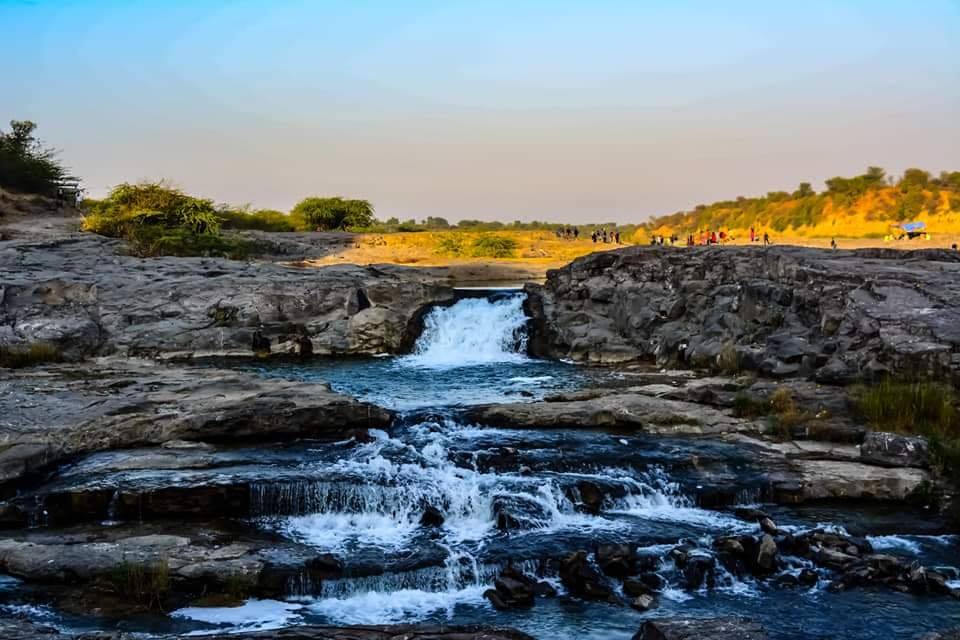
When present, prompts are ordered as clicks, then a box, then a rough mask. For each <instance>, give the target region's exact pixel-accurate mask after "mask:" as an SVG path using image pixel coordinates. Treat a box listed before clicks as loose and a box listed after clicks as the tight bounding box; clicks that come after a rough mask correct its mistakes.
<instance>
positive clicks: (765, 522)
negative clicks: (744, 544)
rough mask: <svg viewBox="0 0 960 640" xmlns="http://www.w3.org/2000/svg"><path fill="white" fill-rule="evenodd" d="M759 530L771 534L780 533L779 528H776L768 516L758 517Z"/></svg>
mask: <svg viewBox="0 0 960 640" xmlns="http://www.w3.org/2000/svg"><path fill="white" fill-rule="evenodd" d="M760 530H761V531H763V532H764V533H769V534H770V535H771V536H776V535H779V534H780V530H779V529H777V525H776V524H775V523H774V522H773V520H772V519H771V518H770V517H769V516H766V517H763V518H760Z"/></svg>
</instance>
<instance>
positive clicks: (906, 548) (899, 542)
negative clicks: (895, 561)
mask: <svg viewBox="0 0 960 640" xmlns="http://www.w3.org/2000/svg"><path fill="white" fill-rule="evenodd" d="M867 542H869V543H870V545H871V546H872V547H873V548H874V550H875V551H899V552H901V553H909V554H910V555H917V554H919V553H920V551H921V548H920V543H918V542H916V541H915V540H910V539H909V538H904V537H903V536H867Z"/></svg>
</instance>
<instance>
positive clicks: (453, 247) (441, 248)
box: [437, 233, 464, 256]
mask: <svg viewBox="0 0 960 640" xmlns="http://www.w3.org/2000/svg"><path fill="white" fill-rule="evenodd" d="M463 251H464V243H463V238H461V237H460V236H458V235H456V234H453V233H450V234H447V235H445V236H442V237H441V238H440V239H439V240H438V241H437V253H444V254H447V255H451V256H459V255H463Z"/></svg>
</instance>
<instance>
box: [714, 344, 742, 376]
mask: <svg viewBox="0 0 960 640" xmlns="http://www.w3.org/2000/svg"><path fill="white" fill-rule="evenodd" d="M717 368H718V369H719V370H720V371H722V372H723V373H727V374H730V375H735V374H737V373H740V354H738V353H737V348H736V346H734V344H733V343H732V342H725V343H724V344H723V346H722V347H720V353H718V354H717Z"/></svg>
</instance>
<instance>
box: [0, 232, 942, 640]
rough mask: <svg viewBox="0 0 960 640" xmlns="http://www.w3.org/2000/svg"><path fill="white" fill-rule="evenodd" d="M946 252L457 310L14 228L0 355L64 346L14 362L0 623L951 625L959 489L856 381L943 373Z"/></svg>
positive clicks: (643, 631) (685, 628)
mask: <svg viewBox="0 0 960 640" xmlns="http://www.w3.org/2000/svg"><path fill="white" fill-rule="evenodd" d="M958 269H960V262H957V261H956V260H954V259H953V257H952V256H950V255H948V254H944V253H942V252H916V254H911V255H904V254H899V253H894V252H877V251H873V252H826V251H815V250H803V249H793V248H777V249H768V250H762V249H759V248H752V247H751V248H717V249H697V250H692V251H680V250H676V251H674V250H668V249H661V248H631V249H626V250H622V251H619V252H610V253H606V254H598V255H595V256H589V257H587V258H584V259H581V260H579V261H577V262H575V263H574V264H572V265H570V266H569V267H567V268H565V269H562V270H559V271H557V272H552V273H551V274H550V276H549V277H548V280H547V282H546V284H545V285H543V286H542V287H541V286H528V287H527V290H526V292H525V293H520V292H513V293H509V292H508V293H503V292H488V293H476V292H471V293H466V292H459V291H457V290H455V289H454V288H452V287H450V286H449V283H448V282H447V281H446V280H445V279H444V278H443V277H442V274H441V275H438V274H436V273H423V272H418V271H416V270H413V269H405V268H399V267H376V268H373V267H369V268H360V267H353V266H347V265H344V266H342V267H331V268H324V269H320V270H307V269H302V268H295V267H290V266H284V265H280V264H274V263H271V262H269V261H265V262H264V261H261V262H232V261H227V260H206V259H199V258H197V259H174V258H163V259H155V260H142V259H137V258H132V257H130V256H126V255H123V247H122V245H119V244H118V243H116V242H114V241H110V240H105V239H102V238H96V237H94V236H70V237H61V238H55V239H52V240H48V241H43V242H30V241H27V240H16V241H8V242H3V243H0V277H2V281H3V297H2V306H0V316H2V317H3V320H4V322H3V326H4V327H5V329H4V332H2V333H0V342H2V343H4V344H8V345H18V344H20V345H23V344H29V343H34V342H38V341H42V342H48V343H50V344H53V345H56V346H57V347H58V348H59V349H60V350H61V352H62V353H63V354H64V355H65V356H66V358H67V359H68V360H69V361H68V362H65V363H59V364H47V365H39V366H35V367H30V368H27V369H19V370H0V527H2V528H3V531H2V532H0V572H2V574H3V575H2V577H0V636H3V634H6V635H7V636H10V637H50V636H51V634H54V633H56V634H57V635H60V636H62V637H66V638H73V637H76V638H80V637H84V638H105V637H120V636H118V635H110V634H124V633H133V634H148V635H152V636H156V637H168V638H169V637H177V636H180V635H182V634H187V633H197V632H202V633H206V634H213V637H219V636H218V635H217V634H223V633H226V632H232V633H236V632H239V633H242V634H245V635H246V636H248V637H289V638H336V639H340V638H357V639H368V638H369V639H377V640H381V639H386V638H391V639H392V638H399V637H403V638H424V639H426V638H436V639H438V640H439V639H450V640H452V639H454V638H456V639H463V640H467V639H470V640H473V639H477V640H479V639H480V638H489V639H499V638H511V639H512V638H526V637H537V638H552V637H589V638H598V639H599V638H603V639H608V638H610V639H613V638H631V637H636V638H640V639H641V640H642V639H651V640H652V639H661V638H664V639H670V640H673V639H680V638H685V639H693V638H733V637H736V638H767V637H770V638H775V639H781V640H788V639H789V640H792V639H794V638H796V639H799V638H808V637H818V638H828V637H829V638H833V637H848V638H854V639H859V638H864V639H866V638H869V637H875V634H876V633H878V632H882V633H883V634H886V635H888V636H890V637H907V638H914V637H916V636H918V635H919V634H921V633H924V632H936V631H938V630H943V629H946V628H948V627H950V626H955V625H957V624H960V619H958V615H957V611H958V606H960V605H958V602H957V600H958V598H960V572H958V564H960V563H958V562H957V561H956V558H957V557H958V554H957V551H958V549H960V547H958V544H960V538H958V537H957V534H958V533H960V531H958V528H957V524H956V521H955V520H954V519H952V518H953V516H951V514H950V511H949V509H950V505H951V504H952V503H953V502H952V497H953V493H954V487H952V486H951V485H950V484H949V483H947V482H945V481H944V479H943V477H942V476H941V474H940V473H939V470H938V469H937V468H936V466H935V465H934V464H932V458H931V455H930V451H929V446H928V443H927V442H926V441H924V440H923V439H917V438H907V437H903V436H898V435H895V434H884V433H876V432H873V431H871V430H870V428H869V426H868V425H865V424H864V423H863V421H862V420H861V419H859V418H858V417H857V416H856V412H855V411H854V410H853V406H852V404H851V397H850V393H849V387H848V386H846V385H847V384H848V383H850V382H852V381H854V380H870V379H872V378H873V377H875V376H877V375H881V374H883V373H884V372H894V373H898V372H906V371H911V372H925V373H930V374H936V375H939V376H941V377H947V378H949V377H951V376H954V375H955V371H956V368H957V362H956V357H957V356H956V351H957V348H956V342H955V336H954V331H955V326H954V324H955V320H956V319H957V314H958V308H960V307H958V306H957V305H955V304H954V302H955V299H954V297H953V296H954V295H955V293H956V289H957V287H958V286H960V284H958V281H960V271H958ZM525 311H526V314H525ZM527 314H529V318H528V316H527ZM255 331H259V332H260V335H261V336H263V337H264V338H265V339H266V340H268V341H269V343H270V346H271V349H270V351H271V354H270V355H269V356H266V355H265V354H261V355H260V357H253V354H252V353H251V346H252V345H251V341H252V338H253V335H254V332H255ZM304 338H305V339H306V340H308V341H309V342H310V346H311V349H310V350H309V351H312V354H310V353H309V352H308V353H305V354H302V355H296V354H294V355H291V354H289V353H288V352H289V351H290V350H291V349H292V350H294V351H297V350H299V347H300V345H301V344H302V340H303V339H304ZM531 353H532V354H535V355H539V356H546V357H547V358H546V359H536V358H531V357H530V356H529V354H531ZM731 354H732V355H731ZM371 355H377V356H382V357H376V358H372V357H369V356H371ZM146 356H149V359H148V358H147V357H146ZM205 356H216V359H212V360H211V359H207V358H205ZM333 356H336V357H333ZM348 356H349V357H348ZM730 358H733V360H732V361H731V360H730ZM560 359H572V360H575V361H578V362H586V363H592V364H594V365H598V364H599V365H602V366H593V367H588V368H587V367H582V366H578V365H575V364H567V363H563V362H560V361H559V360H560ZM841 369H842V371H841ZM841 373H842V375H840V374H841ZM787 400H789V402H787ZM825 612H832V613H825ZM813 619H816V622H811V620H813ZM488 624H494V625H497V627H496V628H494V627H483V626H478V625H488ZM371 625H372V626H371ZM377 625H388V626H377ZM390 625H393V626H390ZM397 625H399V626H397ZM508 627H509V628H514V629H517V630H516V631H513V630H510V629H509V628H508ZM268 629H283V631H276V630H274V631H268ZM258 634H260V635H258ZM263 634H267V635H263ZM271 634H272V635H271ZM53 637H56V635H54V636H53ZM231 637H243V635H241V636H231Z"/></svg>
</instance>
